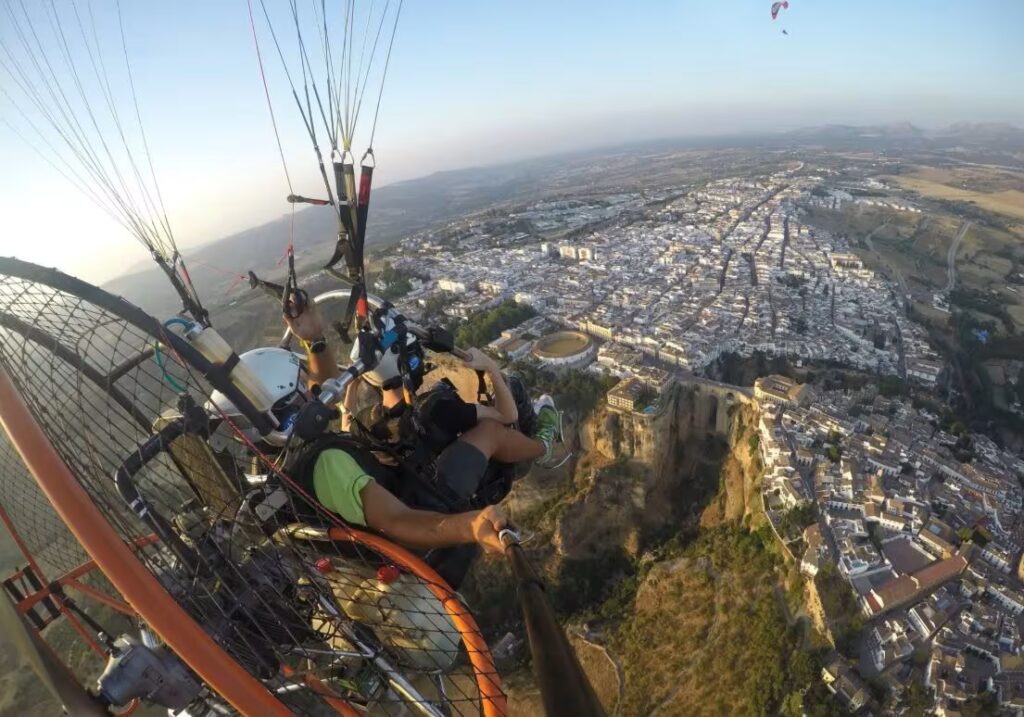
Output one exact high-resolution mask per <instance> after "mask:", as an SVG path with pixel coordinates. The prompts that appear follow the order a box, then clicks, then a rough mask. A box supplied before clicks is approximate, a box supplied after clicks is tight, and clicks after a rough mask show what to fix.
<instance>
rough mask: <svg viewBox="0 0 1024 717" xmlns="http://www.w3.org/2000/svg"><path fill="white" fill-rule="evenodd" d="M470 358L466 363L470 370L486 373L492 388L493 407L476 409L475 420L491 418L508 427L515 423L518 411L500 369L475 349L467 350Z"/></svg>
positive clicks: (478, 407) (481, 406)
mask: <svg viewBox="0 0 1024 717" xmlns="http://www.w3.org/2000/svg"><path fill="white" fill-rule="evenodd" d="M469 355H470V358H469V360H468V361H467V362H466V363H468V364H469V366H470V367H471V368H474V369H476V370H478V371H484V372H486V373H487V377H488V378H490V379H491V385H492V386H493V387H494V405H493V406H483V405H478V406H477V407H476V417H477V420H480V419H483V418H492V419H494V420H495V421H498V422H499V423H504V424H505V425H508V424H510V423H515V422H516V420H517V419H518V418H519V409H518V408H516V401H515V399H514V398H512V390H511V389H510V388H509V387H508V384H507V383H505V377H504V376H502V375H501V369H500V368H498V364H497V363H495V362H494V359H492V358H491V357H490V356H488V355H487V354H485V353H484V352H483V351H481V350H480V349H477V348H473V349H470V350H469Z"/></svg>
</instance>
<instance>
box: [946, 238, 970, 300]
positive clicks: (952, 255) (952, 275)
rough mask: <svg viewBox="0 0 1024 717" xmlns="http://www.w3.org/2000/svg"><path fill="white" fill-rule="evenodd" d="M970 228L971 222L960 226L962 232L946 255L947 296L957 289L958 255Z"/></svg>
mask: <svg viewBox="0 0 1024 717" xmlns="http://www.w3.org/2000/svg"><path fill="white" fill-rule="evenodd" d="M970 228H971V222H970V220H965V221H964V223H963V224H961V225H960V231H959V232H957V234H956V238H955V239H953V243H952V244H950V246H949V251H948V252H947V253H946V288H945V289H943V291H944V292H946V293H947V294H948V293H949V292H950V291H952V290H953V289H954V288H956V254H957V252H958V251H960V242H962V241H963V239H964V235H965V234H967V230H968V229H970Z"/></svg>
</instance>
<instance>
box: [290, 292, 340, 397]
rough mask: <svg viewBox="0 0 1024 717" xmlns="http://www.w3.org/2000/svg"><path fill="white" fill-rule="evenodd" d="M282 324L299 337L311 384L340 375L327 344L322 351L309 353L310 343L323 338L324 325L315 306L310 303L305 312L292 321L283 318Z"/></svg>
mask: <svg viewBox="0 0 1024 717" xmlns="http://www.w3.org/2000/svg"><path fill="white" fill-rule="evenodd" d="M284 322H285V323H286V324H288V328H290V329H291V330H292V333H293V334H295V335H296V336H297V337H299V339H300V340H301V341H302V345H303V347H304V348H305V349H306V358H307V359H308V361H309V378H310V381H311V382H312V383H320V384H322V383H323V382H324V381H326V380H327V379H329V378H337V377H338V376H340V375H341V370H340V369H339V368H338V361H337V358H336V357H335V356H334V350H333V349H332V348H331V346H330V344H327V345H326V346H325V347H324V349H323V350H321V351H318V352H317V353H313V352H312V351H310V342H311V341H316V340H317V339H322V338H324V323H323V320H322V319H321V318H320V310H319V309H318V308H317V306H316V304H314V303H313V302H310V303H309V304H308V305H307V306H306V308H305V310H304V311H303V312H302V313H301V314H299V315H298V316H297V317H295V318H294V319H293V318H291V317H289V316H285V317H284Z"/></svg>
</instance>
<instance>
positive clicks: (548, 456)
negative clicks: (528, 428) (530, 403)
mask: <svg viewBox="0 0 1024 717" xmlns="http://www.w3.org/2000/svg"><path fill="white" fill-rule="evenodd" d="M534 410H535V411H536V413H537V427H536V428H535V429H534V431H533V437H534V438H535V439H537V440H538V441H540V442H541V443H543V444H544V455H543V456H541V457H540V458H538V459H537V460H536V461H535V462H536V463H537V465H539V466H541V467H544V468H557V467H558V466H557V465H552V462H553V459H554V453H555V446H556V445H557V444H559V443H561V442H562V414H561V413H559V412H558V409H556V408H555V402H554V400H552V398H551V396H548V395H547V394H545V395H543V396H541V397H540V398H539V399H537V402H536V403H535V404H534ZM564 462H565V459H563V460H562V461H561V463H564ZM561 463H559V464H558V465H561Z"/></svg>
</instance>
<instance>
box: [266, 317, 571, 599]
mask: <svg viewBox="0 0 1024 717" xmlns="http://www.w3.org/2000/svg"><path fill="white" fill-rule="evenodd" d="M285 321H286V322H287V323H288V325H289V327H290V328H291V330H292V332H293V333H294V334H295V335H296V336H297V337H298V338H299V339H300V340H301V341H302V343H303V345H304V347H305V348H306V351H307V355H308V358H309V373H310V378H311V380H312V381H314V382H317V383H322V382H323V381H325V380H327V379H328V378H333V377H336V376H338V375H339V374H340V370H339V368H338V365H337V361H336V359H335V356H334V353H333V351H332V350H331V348H330V346H329V345H328V344H327V341H326V340H325V338H324V334H323V322H322V320H321V318H320V314H319V312H318V311H317V309H316V307H315V305H312V304H311V305H310V306H309V307H308V308H307V310H306V311H304V312H303V313H302V314H301V315H300V316H298V317H296V318H290V317H285ZM382 334H383V335H384V336H385V337H386V338H385V340H384V342H383V343H387V337H390V338H391V343H390V344H388V345H385V346H382V347H381V348H382V349H383V350H382V351H379V352H378V355H377V356H376V365H375V366H374V368H373V369H372V370H370V371H368V372H367V373H365V374H364V378H365V379H366V381H367V383H369V384H370V385H372V386H375V387H376V388H378V389H380V391H381V402H380V403H379V404H375V405H374V406H371V407H370V408H368V409H366V410H365V411H363V412H361V413H360V415H359V416H357V417H356V418H355V420H354V421H353V419H352V417H351V413H346V418H345V419H344V422H343V425H342V428H343V429H346V430H347V429H354V430H353V433H354V434H355V435H356V436H358V437H360V438H362V439H364V446H363V447H364V448H366V447H367V446H373V445H374V444H375V443H376V444H377V445H378V446H381V447H386V448H390V449H394V450H395V451H396V452H397V453H398V455H399V464H398V466H397V468H398V471H397V474H398V477H397V479H396V477H395V472H394V470H395V469H394V468H391V467H389V466H385V465H383V464H382V463H381V462H380V461H379V460H376V457H374V460H372V461H370V460H369V459H367V458H366V457H363V458H362V459H361V460H355V459H353V457H352V456H351V451H346V450H340V449H333V448H323V447H321V448H319V449H314V452H313V454H312V455H313V460H314V461H315V462H314V463H312V464H311V465H307V466H306V467H305V469H304V470H306V471H307V472H309V473H310V474H311V481H312V485H313V487H314V489H315V493H316V496H317V498H318V500H320V501H321V502H322V503H323V504H324V505H325V506H326V507H327V508H329V509H331V510H334V511H335V512H337V513H338V514H339V515H341V516H342V517H343V518H345V519H346V520H348V521H350V522H353V523H356V524H364V525H368V526H369V527H371V528H374V529H376V530H380V531H381V532H383V533H385V534H387V535H389V536H390V537H392V538H394V539H395V540H396V541H398V542H402V543H404V544H406V545H409V546H410V547H442V545H444V546H451V545H455V543H454V542H452V540H453V538H454V537H455V536H456V535H458V536H459V537H460V538H462V539H463V540H462V542H463V543H469V544H471V545H470V546H469V547H468V548H462V549H449V550H440V551H436V552H435V553H434V554H432V555H430V556H428V562H430V563H431V564H432V565H433V566H434V567H435V569H437V570H438V572H439V573H441V575H442V576H443V577H445V579H446V580H448V582H449V583H450V584H452V586H453V587H457V586H458V585H459V583H461V581H462V578H463V577H464V576H465V573H466V571H467V570H468V568H469V566H470V564H471V563H472V561H473V558H474V557H475V555H476V554H477V552H478V550H477V545H480V546H481V547H484V548H485V549H491V548H492V547H493V546H492V545H490V544H489V543H487V541H493V539H495V538H496V530H498V529H500V526H503V525H504V520H505V518H504V515H503V514H502V513H501V512H500V511H498V509H497V508H495V507H493V505H492V504H493V503H496V502H497V501H498V500H500V499H501V498H502V497H504V495H505V494H507V492H508V488H509V487H510V485H511V480H510V479H508V480H503V479H501V476H502V475H503V473H502V472H500V471H499V472H497V475H498V477H499V478H498V480H497V481H494V480H491V479H490V478H489V476H494V475H495V471H493V470H492V471H491V472H490V473H489V471H488V468H489V466H491V465H493V464H492V463H491V461H492V460H493V461H496V462H499V463H503V464H516V463H521V462H525V461H532V460H536V459H542V460H548V461H550V459H551V456H552V449H553V446H554V444H555V443H556V442H558V441H560V440H561V426H560V423H561V418H560V416H559V414H558V412H557V411H556V410H555V408H554V402H553V401H552V400H551V398H550V397H547V396H545V397H542V399H541V400H540V401H539V402H538V405H537V413H536V421H535V423H536V428H535V431H534V435H533V437H530V436H527V435H525V434H523V433H522V432H520V431H518V430H515V429H513V428H510V425H511V424H514V423H515V422H516V420H517V419H518V418H519V408H518V407H517V405H516V401H515V398H514V397H513V395H512V391H511V389H510V388H509V385H508V384H507V383H506V381H505V379H504V377H503V376H502V374H501V372H500V370H499V368H498V366H497V364H496V363H495V362H494V361H493V360H492V359H491V358H490V357H489V356H487V355H486V354H484V353H483V352H482V351H480V350H479V349H473V350H471V351H470V358H469V360H468V361H467V365H468V366H469V367H470V368H473V369H475V370H479V371H483V372H484V373H485V374H486V375H487V376H488V377H489V378H490V381H491V384H492V386H493V390H494V405H493V406H488V405H483V404H478V403H466V402H465V401H463V400H462V399H461V398H460V397H459V396H458V393H457V392H456V391H455V390H454V388H453V387H452V386H451V384H445V383H444V382H439V384H438V386H435V387H433V388H431V389H430V390H429V391H426V392H423V394H421V396H419V397H417V398H416V399H415V400H414V401H413V405H409V404H408V403H407V402H406V400H405V392H404V386H403V380H402V377H403V373H404V374H405V375H406V376H407V377H408V378H409V380H410V381H411V383H412V388H413V390H415V389H418V388H419V387H420V385H421V384H422V380H423V375H424V371H425V364H424V355H423V351H422V348H421V347H420V345H419V343H418V342H417V341H416V340H415V338H414V337H411V336H410V337H408V338H407V339H406V343H405V345H404V346H402V345H400V343H399V341H400V339H398V338H397V337H398V336H399V335H400V334H399V333H398V332H394V331H391V332H389V331H382ZM354 356H356V357H358V351H354ZM354 386H355V384H354V383H353V384H350V386H349V390H348V392H347V394H346V396H345V402H346V406H347V407H349V408H351V406H352V396H353V393H354V388H353V387H354ZM527 406H528V404H527ZM327 440H331V439H327ZM342 440H344V441H347V445H349V446H351V445H352V444H353V443H354V441H352V439H351V438H343V439H342ZM381 471H386V472H387V473H388V475H387V479H386V480H372V479H375V478H377V477H378V475H380V472H381ZM367 486H372V487H370V488H367ZM378 489H380V490H378ZM382 492H383V493H390V494H391V496H392V497H393V498H394V500H393V501H392V502H390V503H388V504H385V503H384V502H383V498H381V496H380V493H382ZM368 501H369V503H372V505H370V504H369V503H368ZM403 501H404V502H403ZM403 509H404V511H408V512H403ZM414 509H428V510H414ZM414 513H415V514H419V515H412V514H414ZM444 514H448V515H449V516H450V517H451V519H452V522H451V523H445V522H444V521H443V520H441V521H439V520H438V516H441V515H444ZM405 519H408V520H410V526H411V527H409V526H405V525H399V524H398V523H400V522H401V521H402V520H405ZM431 521H435V522H431ZM474 521H475V522H474ZM488 525H490V526H491V528H488V527H487V526H488ZM495 526H499V527H495ZM492 529H493V530H492ZM396 530H397V531H399V532H398V533H396V532H395V531H396ZM407 530H412V531H413V533H412V534H408V533H406V532H403V531H407ZM424 531H425V532H424ZM447 531H454V532H447ZM442 533H443V535H442ZM492 533H493V535H492ZM471 534H472V536H473V537H472V538H471V539H469V540H465V538H467V537H468V536H470V535H471ZM478 538H479V539H478ZM481 539H482V540H483V541H484V542H481ZM410 541H412V542H410ZM431 541H434V542H433V543H432V544H430V545H428V542H431ZM437 541H441V542H437ZM499 550H500V548H499Z"/></svg>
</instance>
